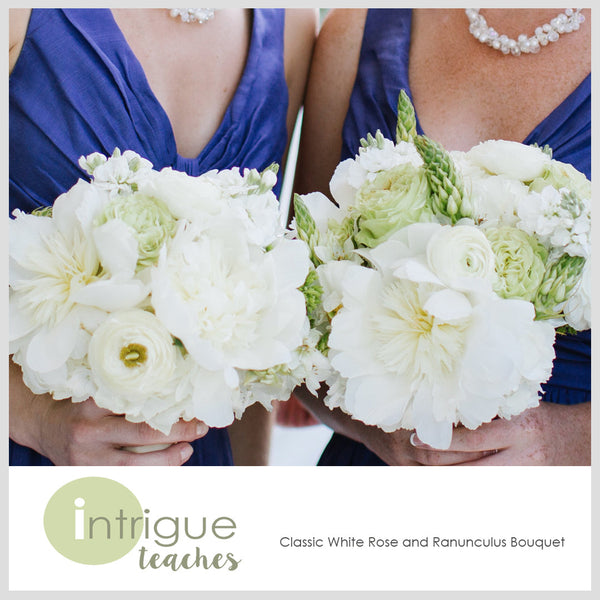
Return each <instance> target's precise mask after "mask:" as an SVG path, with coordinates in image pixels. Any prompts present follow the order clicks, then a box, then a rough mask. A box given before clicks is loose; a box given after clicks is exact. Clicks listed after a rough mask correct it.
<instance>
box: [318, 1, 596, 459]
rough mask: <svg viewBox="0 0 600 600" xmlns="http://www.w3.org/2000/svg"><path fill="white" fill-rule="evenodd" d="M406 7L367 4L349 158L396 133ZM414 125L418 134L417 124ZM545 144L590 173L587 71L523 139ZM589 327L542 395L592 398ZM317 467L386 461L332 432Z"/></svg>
mask: <svg viewBox="0 0 600 600" xmlns="http://www.w3.org/2000/svg"><path fill="white" fill-rule="evenodd" d="M411 20H412V11H411V10H410V9H370V10H369V11H368V13H367V20H366V23H365V29H364V33H363V40H362V47H361V53H360V62H359V67H358V72H357V75H356V80H355V82H354V88H353V90H352V96H351V99H350V107H349V109H348V113H347V115H346V119H345V122H344V128H343V133H342V136H343V146H342V156H341V159H342V160H344V159H346V158H353V157H354V155H355V154H356V153H357V151H358V148H359V146H360V139H361V138H364V137H366V135H367V134H368V133H373V134H374V133H375V131H376V130H377V129H380V130H381V132H382V133H383V135H384V136H385V137H387V138H389V139H395V128H396V117H397V114H396V107H397V102H398V94H399V92H400V90H401V89H404V90H405V91H406V92H407V94H408V95H409V96H410V88H409V79H408V59H409V48H410V30H411ZM417 131H418V133H420V134H422V133H423V130H422V129H421V127H420V125H419V123H418V116H417ZM523 141H524V143H526V144H533V143H534V142H535V143H537V144H539V145H540V146H544V145H546V144H548V145H549V146H550V147H551V148H552V151H553V157H554V158H556V159H557V160H560V161H563V162H567V163H571V164H572V165H573V166H574V167H575V168H576V169H578V170H579V171H581V172H582V173H585V175H586V176H587V177H588V178H591V76H590V75H588V76H587V77H586V78H585V80H584V81H583V82H582V83H581V84H580V85H579V86H578V87H577V89H576V90H575V91H574V92H573V93H572V94H571V95H570V96H569V97H568V98H566V99H565V100H564V102H562V103H561V104H560V106H558V107H557V108H556V109H555V110H554V111H553V112H552V113H551V114H550V115H548V116H547V117H546V118H545V119H544V120H543V121H542V122H541V123H540V124H539V125H538V126H537V127H536V128H535V129H534V130H533V131H532V132H531V133H530V134H529V135H528V136H527V138H526V139H525V140H523ZM590 341H591V332H590V331H583V332H580V333H578V334H577V335H569V336H561V337H559V338H558V339H557V341H556V344H555V350H556V358H555V360H554V368H553V372H552V377H551V379H550V380H549V381H548V382H547V383H546V384H545V385H543V388H544V390H545V394H544V396H543V400H545V401H546V402H556V403H559V404H578V403H580V402H589V401H590V400H591V391H590V388H591V362H590V345H591V344H590ZM319 464H320V465H364V466H377V465H378V466H381V465H385V463H384V462H383V461H382V460H381V459H380V458H379V457H378V456H376V455H375V454H374V453H372V452H371V451H370V450H368V449H367V448H366V447H365V446H364V445H363V444H360V443H359V442H355V441H353V440H350V439H349V438H347V437H345V436H342V435H340V434H333V436H332V438H331V441H330V442H329V444H328V445H327V447H326V448H325V450H324V452H323V454H322V456H321V459H320V461H319Z"/></svg>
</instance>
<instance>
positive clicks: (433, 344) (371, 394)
mask: <svg viewBox="0 0 600 600" xmlns="http://www.w3.org/2000/svg"><path fill="white" fill-rule="evenodd" d="M429 227H431V226H429ZM430 230H431V231H433V230H432V229H430ZM414 233H423V230H422V228H417V229H416V230H415V231H414ZM388 244H389V245H390V247H392V248H393V247H395V248H397V249H399V250H402V248H403V246H402V244H401V243H399V242H398V240H391V241H388V242H384V243H383V244H382V245H381V246H379V247H378V248H376V249H375V250H374V251H371V253H370V254H372V255H377V254H379V258H380V260H379V263H378V268H375V269H369V268H366V267H361V266H358V265H348V266H347V268H346V270H345V272H344V273H343V274H341V276H340V277H338V278H337V281H338V285H339V290H338V293H339V295H340V297H341V298H342V307H341V308H340V309H339V310H338V312H337V314H336V315H335V317H334V318H333V320H332V324H331V334H330V336H329V347H330V351H329V358H330V361H331V365H332V368H333V369H335V370H336V371H337V372H338V373H339V375H340V377H341V378H343V380H340V381H338V382H337V383H338V388H339V387H340V384H342V383H343V385H345V391H344V394H343V402H342V403H341V408H342V409H343V410H345V411H346V412H348V413H350V414H351V415H352V416H353V417H354V418H356V419H359V420H361V421H363V422H365V423H367V424H371V425H377V426H379V427H381V428H382V429H384V430H386V431H392V430H395V429H398V428H406V429H416V431H417V434H418V435H419V437H420V438H421V439H422V440H423V441H424V442H425V443H428V444H430V445H432V446H434V447H437V448H447V447H448V446H449V444H450V441H451V436H452V427H453V425H454V424H455V423H458V422H462V423H464V424H465V425H466V426H467V427H476V426H478V425H481V424H482V423H483V422H487V421H490V420H491V419H492V418H493V417H494V416H496V415H498V414H500V413H501V412H502V411H503V410H505V411H506V412H512V413H514V411H515V410H516V408H515V404H516V403H517V401H518V397H517V396H516V395H515V394H517V392H518V391H519V390H520V389H521V388H522V386H527V385H530V384H531V386H532V389H537V388H538V387H539V383H540V382H542V381H545V380H546V379H547V378H548V377H549V376H550V373H551V369H552V359H553V356H554V354H553V347H552V343H553V340H554V329H553V327H552V326H551V325H550V324H548V323H545V322H539V321H534V317H535V311H534V309H533V306H532V305H531V304H530V303H528V302H523V301H520V300H504V299H500V298H498V297H497V296H496V295H495V294H494V293H492V292H491V291H489V293H478V294H465V293H463V292H462V291H461V290H458V289H454V288H451V287H447V286H444V285H443V284H442V283H441V282H440V281H439V279H438V278H437V277H436V276H435V275H434V274H433V273H432V274H431V275H430V276H429V277H427V276H424V275H423V272H421V273H419V276H418V277H416V278H415V279H409V278H406V277H405V276H399V273H402V269H400V270H398V268H397V267H396V265H397V264H402V262H403V261H405V260H406V258H401V259H400V260H398V261H395V260H394V259H393V258H392V257H391V254H392V253H391V251H390V250H388V249H386V245H388ZM419 245H421V246H422V244H417V246H419ZM409 246H410V244H409V245H408V247H409ZM406 248H407V246H406V245H405V246H404V250H406ZM426 268H427V266H426V265H423V264H422V265H421V269H422V271H424V270H425V269H426ZM332 281H334V280H333V279H332ZM436 281H438V283H436ZM343 385H342V389H343ZM521 396H522V398H525V396H524V395H521ZM331 402H334V403H336V404H339V403H340V392H339V389H338V392H337V396H336V398H335V399H333V400H331V401H328V403H331ZM534 402H537V399H536V398H533V399H532V398H530V397H527V403H526V404H527V406H529V405H530V404H532V403H534ZM523 410H524V408H523Z"/></svg>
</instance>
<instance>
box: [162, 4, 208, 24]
mask: <svg viewBox="0 0 600 600" xmlns="http://www.w3.org/2000/svg"><path fill="white" fill-rule="evenodd" d="M169 14H170V15H171V16H172V17H175V18H177V17H179V18H180V19H181V20H182V21H183V22H184V23H199V24H200V25H201V24H202V23H206V21H210V19H212V18H213V17H214V16H215V9H214V8H171V9H170V10H169Z"/></svg>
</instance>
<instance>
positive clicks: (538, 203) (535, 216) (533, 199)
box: [517, 186, 592, 258]
mask: <svg viewBox="0 0 600 600" xmlns="http://www.w3.org/2000/svg"><path fill="white" fill-rule="evenodd" d="M517 212H518V215H519V218H520V221H519V223H518V225H517V226H518V227H519V229H522V230H523V231H525V232H527V233H528V234H529V235H535V236H537V238H538V239H539V240H540V242H541V243H542V244H544V245H545V246H546V247H547V248H548V249H549V250H553V249H555V250H558V251H559V252H560V253H563V252H565V253H567V254H569V255H570V256H582V257H584V258H587V257H588V256H590V254H591V232H592V222H591V202H590V200H589V199H587V198H578V199H577V200H573V199H572V198H569V197H568V196H565V195H564V194H563V193H562V191H561V190H556V189H554V188H553V187H552V186H546V187H545V188H543V189H542V191H541V192H539V193H537V192H531V193H530V195H529V197H528V198H527V199H526V200H525V201H523V202H521V203H520V204H519V206H518V209H517Z"/></svg>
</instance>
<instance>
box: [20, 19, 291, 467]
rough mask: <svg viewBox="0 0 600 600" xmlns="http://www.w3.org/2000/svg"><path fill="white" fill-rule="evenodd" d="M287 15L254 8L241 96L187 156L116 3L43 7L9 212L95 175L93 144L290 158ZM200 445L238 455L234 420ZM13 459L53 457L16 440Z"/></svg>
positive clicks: (211, 156) (234, 158)
mask: <svg viewBox="0 0 600 600" xmlns="http://www.w3.org/2000/svg"><path fill="white" fill-rule="evenodd" d="M284 19H285V12H284V10H283V9H255V10H254V11H253V18H252V34H251V41H250V47H249V52H248V56H247V59H246V65H245V68H244V71H243V74H242V77H241V79H240V82H239V85H238V88H237V90H236V91H235V93H234V97H233V99H232V101H231V103H230V105H229V106H228V108H227V110H226V113H225V115H224V118H223V120H222V122H221V124H220V126H219V128H218V130H217V131H216V133H215V134H214V136H213V138H212V139H211V140H210V141H209V142H208V144H207V145H206V147H205V148H204V149H203V150H202V152H201V153H200V154H199V155H198V156H197V157H195V158H187V157H183V156H180V155H179V154H178V153H177V149H176V144H175V138H174V135H173V130H172V127H171V123H170V121H169V118H168V116H167V114H166V112H165V111H164V109H163V107H162V106H161V105H160V103H159V102H158V100H157V98H156V96H155V95H154V93H153V92H152V89H151V88H150V85H149V83H148V81H147V79H146V76H145V74H144V71H143V69H142V67H141V65H140V63H139V61H138V60H137V58H136V57H135V55H134V54H133V52H132V50H131V48H130V47H129V45H128V44H127V41H126V40H125V38H124V36H123V34H122V32H121V30H120V28H119V27H118V25H117V23H116V22H115V20H114V18H113V15H112V12H111V11H110V10H109V9H68V10H58V9H34V10H33V11H32V14H31V19H30V22H29V26H28V30H27V35H26V38H25V42H24V45H23V48H22V51H21V54H20V56H19V58H18V60H17V64H16V65H15V68H14V69H13V71H12V73H11V76H10V80H9V95H10V105H9V110H10V113H9V115H10V116H9V138H10V150H9V179H10V185H9V188H10V211H11V212H12V211H13V210H14V209H15V208H20V209H21V210H24V211H27V212H29V211H31V210H33V209H35V208H37V207H40V206H44V205H49V204H51V203H52V202H53V201H54V199H55V198H56V197H57V196H58V195H60V194H61V193H63V192H65V191H66V190H68V189H69V188H70V187H72V186H73V185H74V184H75V183H76V181H77V180H78V179H80V178H84V179H85V178H86V174H85V172H83V171H82V170H81V169H80V168H79V166H78V159H79V157H80V156H82V155H87V154H90V153H92V152H102V153H104V154H106V155H110V154H112V152H113V151H114V149H115V148H120V149H121V150H122V151H124V150H133V151H135V152H137V153H139V154H140V155H141V156H143V157H144V158H146V159H148V160H149V161H150V162H152V164H153V165H154V168H155V169H162V168H163V167H172V168H174V169H177V170H180V171H184V172H186V173H188V174H190V175H200V174H201V173H204V172H206V171H209V170H211V169H228V168H231V167H234V166H237V167H240V168H245V167H249V168H257V169H263V168H265V167H267V166H268V165H270V164H271V163H273V162H277V163H281V160H282V157H283V153H284V151H285V146H286V142H287V130H286V114H287V106H288V91H287V85H286V81H285V74H284V63H283V32H284ZM194 26H197V25H194ZM279 187H280V183H278V184H277V186H276V188H275V191H276V192H278V190H279ZM193 446H194V453H193V455H192V457H191V458H190V459H189V461H188V462H187V463H186V465H230V464H232V456H231V448H230V445H229V436H228V434H227V430H226V429H211V430H210V431H209V433H208V434H207V435H206V436H205V437H204V438H202V439H200V440H197V441H196V442H194V444H193ZM9 461H10V464H11V465H51V464H52V463H51V462H50V461H49V460H48V459H47V458H46V457H44V456H41V455H39V454H38V453H36V452H34V451H33V450H31V449H29V448H25V447H23V446H20V445H19V444H16V443H14V442H13V441H12V440H11V441H10V456H9Z"/></svg>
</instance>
